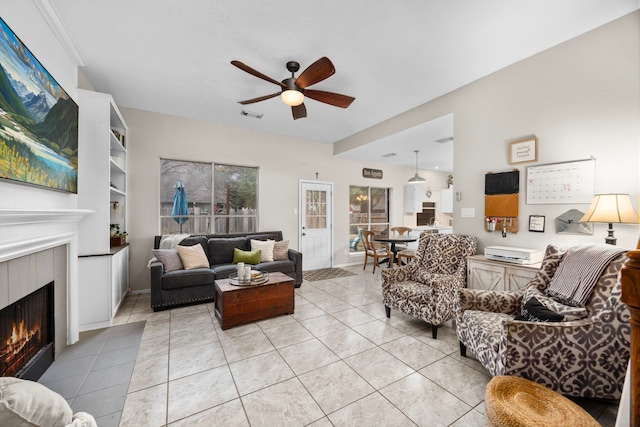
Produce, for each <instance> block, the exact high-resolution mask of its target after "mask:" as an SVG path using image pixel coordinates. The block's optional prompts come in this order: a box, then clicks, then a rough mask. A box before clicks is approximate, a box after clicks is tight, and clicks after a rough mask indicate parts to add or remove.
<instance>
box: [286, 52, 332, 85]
mask: <svg viewBox="0 0 640 427" xmlns="http://www.w3.org/2000/svg"><path fill="white" fill-rule="evenodd" d="M335 72H336V68H335V67H334V66H333V63H332V62H331V61H330V60H329V58H327V57H326V56H323V57H322V58H320V59H318V60H317V61H316V62H314V63H313V64H311V65H309V66H308V67H307V68H306V69H305V70H304V71H303V72H302V74H300V75H299V76H298V78H297V79H296V84H297V85H298V86H300V87H301V88H303V89H304V88H305V87H308V86H311V85H313V84H316V83H318V82H321V81H323V80H324V79H326V78H329V77H331V76H332V75H333V74H334V73H335Z"/></svg>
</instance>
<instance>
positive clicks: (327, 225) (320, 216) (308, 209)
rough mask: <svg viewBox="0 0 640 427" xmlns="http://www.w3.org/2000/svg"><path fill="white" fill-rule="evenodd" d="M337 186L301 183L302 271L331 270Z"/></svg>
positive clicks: (312, 182) (320, 183)
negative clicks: (334, 195) (332, 232)
mask: <svg viewBox="0 0 640 427" xmlns="http://www.w3.org/2000/svg"><path fill="white" fill-rule="evenodd" d="M332 190H333V184H331V183H326V182H316V181H300V249H301V252H302V269H303V270H317V269H319V268H330V267H331V248H332V246H333V245H332V240H331V230H332V219H333V203H332V197H333V195H332V193H333V191H332Z"/></svg>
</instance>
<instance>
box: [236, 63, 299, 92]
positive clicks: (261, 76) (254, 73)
mask: <svg viewBox="0 0 640 427" xmlns="http://www.w3.org/2000/svg"><path fill="white" fill-rule="evenodd" d="M231 64H232V65H235V66H236V67H238V68H240V69H241V70H242V71H245V72H247V73H249V74H251V75H252V76H256V77H258V78H259V79H262V80H266V81H268V82H269V83H273V84H274V85H278V86H280V87H282V88H284V89H286V88H287V86H285V85H284V83H282V82H279V81H277V80H274V79H272V78H271V77H269V76H266V75H264V74H262V73H261V72H260V71H258V70H254V69H253V68H251V67H249V66H248V65H246V64H243V63H242V62H240V61H231Z"/></svg>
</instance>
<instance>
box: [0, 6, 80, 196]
mask: <svg viewBox="0 0 640 427" xmlns="http://www.w3.org/2000/svg"><path fill="white" fill-rule="evenodd" d="M0 178H4V179H8V180H12V181H16V182H21V183H27V184H33V185H39V186H43V187H47V188H52V189H55V190H61V191H66V192H70V193H77V192H78V190H77V188H78V105H77V104H76V103H75V102H74V101H73V99H71V97H70V96H69V95H68V94H67V92H65V91H64V89H63V88H62V87H61V86H60V85H59V84H58V82H56V81H55V79H54V78H53V77H51V75H50V74H49V72H48V71H47V70H46V69H45V68H44V67H43V66H42V64H40V62H39V61H38V60H37V59H36V58H35V57H34V56H33V54H32V53H31V52H30V51H29V49H27V47H26V46H25V45H24V44H23V43H22V42H21V41H20V39H19V38H18V37H17V36H16V35H15V33H14V32H13V31H12V30H11V28H9V26H8V25H7V24H6V23H5V22H4V21H3V20H2V19H0Z"/></svg>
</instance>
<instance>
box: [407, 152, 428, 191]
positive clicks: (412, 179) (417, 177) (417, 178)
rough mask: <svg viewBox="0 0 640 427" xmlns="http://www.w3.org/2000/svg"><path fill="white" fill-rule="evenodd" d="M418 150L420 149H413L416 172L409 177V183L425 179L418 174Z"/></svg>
mask: <svg viewBox="0 0 640 427" xmlns="http://www.w3.org/2000/svg"><path fill="white" fill-rule="evenodd" d="M418 151H420V150H414V152H415V153H416V174H415V175H414V176H413V177H411V179H409V182H410V183H411V184H419V183H421V182H425V181H426V179H424V178H423V177H421V176H420V175H418Z"/></svg>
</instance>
